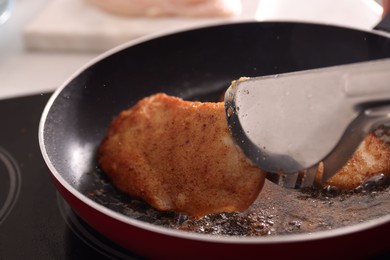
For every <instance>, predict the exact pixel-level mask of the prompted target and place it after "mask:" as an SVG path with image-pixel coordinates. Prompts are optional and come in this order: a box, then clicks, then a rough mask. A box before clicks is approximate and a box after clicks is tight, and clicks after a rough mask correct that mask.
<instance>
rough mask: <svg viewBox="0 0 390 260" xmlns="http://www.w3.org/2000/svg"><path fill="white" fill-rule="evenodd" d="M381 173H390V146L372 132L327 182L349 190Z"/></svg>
mask: <svg viewBox="0 0 390 260" xmlns="http://www.w3.org/2000/svg"><path fill="white" fill-rule="evenodd" d="M320 171H321V169H320ZM381 173H382V174H385V175H390V148H389V146H388V145H387V144H386V143H385V142H384V141H383V140H381V139H380V138H379V137H377V136H376V135H375V134H374V133H370V134H369V135H368V136H366V138H365V139H364V140H363V142H362V143H361V144H360V145H359V147H358V149H357V150H356V151H355V152H354V154H353V156H352V158H351V159H350V160H348V162H347V163H346V164H345V165H344V166H343V167H342V168H341V169H340V170H339V171H338V172H337V173H336V174H335V175H334V176H333V177H332V178H330V179H329V180H327V181H326V183H325V184H326V185H331V186H335V187H338V188H340V189H343V190H349V189H354V188H356V187H358V186H359V185H360V184H362V183H363V182H364V181H365V180H367V179H368V178H370V177H372V176H374V175H377V174H381Z"/></svg>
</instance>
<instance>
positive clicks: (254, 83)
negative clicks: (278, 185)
mask: <svg viewBox="0 0 390 260" xmlns="http://www.w3.org/2000/svg"><path fill="white" fill-rule="evenodd" d="M389 102H390V59H383V60H376V61H368V62H360V63H354V64H348V65H340V66H333V67H328V68H321V69H313V70H307V71H299V72H292V73H285V74H279V75H272V76H265V77H257V78H245V79H241V80H238V81H236V82H234V83H233V84H232V85H231V86H230V88H229V89H228V91H227V92H226V95H225V108H226V116H227V120H228V125H229V128H230V130H231V132H232V135H233V137H234V138H235V140H236V142H237V144H238V145H239V146H240V147H241V148H242V149H243V151H244V152H245V154H246V155H247V156H248V157H249V158H250V159H251V160H252V161H253V162H254V163H255V164H256V165H257V166H259V167H260V168H262V169H263V170H265V171H267V172H270V176H271V173H275V174H281V175H282V176H285V177H283V178H284V179H283V184H284V186H292V187H293V186H297V185H295V184H297V182H298V183H299V185H298V186H302V185H305V186H307V185H311V184H312V183H313V181H314V178H313V176H314V175H313V174H314V173H313V172H316V171H315V170H314V169H316V165H317V164H318V163H319V162H321V161H323V162H324V164H325V165H326V169H325V172H324V174H323V178H322V181H325V180H326V179H328V178H330V177H331V176H332V175H333V174H335V173H336V172H337V170H338V169H340V167H341V166H342V165H343V164H345V163H346V161H347V160H348V158H349V157H350V156H351V155H352V153H353V151H354V150H355V149H356V147H357V146H358V145H359V143H360V142H361V141H362V140H363V138H364V136H365V135H366V134H367V133H368V131H369V130H371V129H372V127H373V126H375V125H377V124H378V123H380V122H384V121H387V120H389V119H388V115H387V112H386V111H388V110H387V109H388V107H387V106H379V105H381V104H382V105H383V104H387V103H389ZM351 122H352V123H351ZM333 153H334V155H333ZM341 155H342V156H341ZM336 158H337V160H336ZM298 172H301V174H300V175H299V174H297V173H298ZM302 172H304V173H305V174H303V175H304V176H306V177H305V178H300V177H299V178H298V176H302ZM279 181H280V178H279Z"/></svg>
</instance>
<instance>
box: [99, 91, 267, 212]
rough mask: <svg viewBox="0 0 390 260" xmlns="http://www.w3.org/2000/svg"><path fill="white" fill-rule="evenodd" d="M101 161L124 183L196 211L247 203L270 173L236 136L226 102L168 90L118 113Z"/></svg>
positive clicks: (169, 207)
mask: <svg viewBox="0 0 390 260" xmlns="http://www.w3.org/2000/svg"><path fill="white" fill-rule="evenodd" d="M99 163H100V166H101V168H102V169H103V170H104V172H105V173H106V174H107V175H108V176H109V178H110V179H111V181H112V182H113V183H114V185H115V186H116V187H117V188H118V189H119V190H121V191H123V192H125V193H127V194H130V195H131V196H135V197H138V198H141V199H143V200H144V201H146V202H147V203H149V204H150V205H151V206H153V207H154V208H156V209H159V210H162V211H177V212H182V213H185V214H187V215H190V216H195V217H199V216H203V215H207V214H211V213H219V212H234V211H244V210H245V209H247V208H248V207H249V206H250V205H251V204H252V202H253V201H254V200H255V199H256V197H257V196H258V194H259V192H260V190H261V189H262V186H263V184H264V180H265V175H266V174H265V173H264V172H263V171H262V170H260V169H258V168H257V167H256V166H255V165H254V164H252V163H251V162H250V161H249V160H248V159H247V158H246V157H245V155H244V154H243V152H242V151H241V150H240V148H239V147H238V146H237V145H236V144H235V143H234V141H233V139H232V137H231V135H230V132H229V129H228V125H227V122H226V118H225V108H224V103H223V102H218V103H202V102H191V101H183V100H182V99H179V98H176V97H171V96H167V95H165V94H155V95H152V96H150V97H146V98H144V99H142V100H141V101H139V102H138V103H137V104H136V105H135V106H134V107H132V108H130V109H128V110H126V111H123V112H121V113H120V114H119V116H118V117H116V118H115V119H114V121H113V122H112V124H111V126H110V128H109V130H108V134H107V136H106V138H105V139H104V140H103V142H102V144H101V146H100V148H99Z"/></svg>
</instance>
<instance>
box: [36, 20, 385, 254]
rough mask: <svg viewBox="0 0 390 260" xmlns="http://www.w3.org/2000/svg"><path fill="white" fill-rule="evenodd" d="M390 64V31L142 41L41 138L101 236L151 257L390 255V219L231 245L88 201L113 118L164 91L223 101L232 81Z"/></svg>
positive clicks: (274, 32)
mask: <svg viewBox="0 0 390 260" xmlns="http://www.w3.org/2000/svg"><path fill="white" fill-rule="evenodd" d="M384 57H390V38H389V37H388V36H387V35H386V34H384V33H375V32H365V31H358V30H352V29H347V28H341V27H331V26H324V25H315V24H301V23H275V22H274V23H257V22H245V23H233V24H221V25H216V26H210V27H205V28H197V29H193V30H188V31H181V32H176V33H172V34H166V35H159V36H158V37H157V36H153V37H148V38H144V39H140V40H137V41H133V42H131V43H128V44H126V45H123V46H120V47H118V48H116V49H114V50H111V51H110V52H107V53H106V54H103V55H102V56H101V57H98V58H97V59H96V60H94V61H92V62H91V63H90V64H88V65H87V66H86V67H84V68H82V69H81V70H80V71H79V72H77V73H76V74H75V75H73V76H72V77H71V78H70V79H69V80H68V81H67V82H65V83H64V85H63V86H62V87H60V88H59V89H58V90H57V91H56V92H55V94H54V95H53V96H52V98H51V99H50V101H49V102H48V104H47V106H46V108H45V111H44V113H43V115H42V119H41V124H40V129H39V139H40V146H41V150H42V154H43V157H44V159H45V161H46V163H47V165H48V168H49V170H50V172H51V176H52V178H53V181H54V183H55V184H56V186H57V188H58V190H59V191H60V193H61V194H62V196H63V197H64V198H65V199H66V201H67V202H68V203H69V205H70V206H71V207H72V208H73V209H74V211H75V212H76V213H77V214H78V215H79V216H80V217H81V218H83V219H84V220H85V221H86V222H87V223H88V224H90V225H91V226H92V227H93V228H95V229H96V230H97V231H99V232H100V233H102V234H103V235H105V236H106V237H108V238H109V239H111V240H113V241H114V242H115V243H117V244H119V245H121V246H122V247H124V248H126V249H128V250H129V251H131V252H133V253H136V254H138V255H141V256H145V257H148V258H163V257H164V258H168V257H170V258H172V257H178V258H179V257H180V258H199V257H218V258H222V257H226V258H235V257H237V258H238V257H240V258H243V257H254V256H259V257H260V256H261V257H275V256H280V257H292V256H296V257H310V256H320V257H334V256H340V257H341V256H349V257H363V256H373V255H376V254H379V253H383V252H386V250H390V246H389V245H390V243H388V241H387V240H386V236H388V234H389V232H390V216H385V217H383V218H380V219H378V220H374V221H369V222H367V223H362V224H359V225H355V226H351V227H346V228H340V229H335V230H332V231H326V232H318V233H313V234H303V235H302V234H301V235H291V236H290V235H289V236H283V237H282V236H276V237H260V238H237V237H230V238H222V237H216V236H207V235H199V234H188V233H185V232H179V231H174V230H168V229H166V228H162V227H155V226H153V225H151V224H147V223H143V222H141V221H138V220H132V219H129V218H128V217H126V216H124V215H121V214H119V213H117V212H115V211H114V210H111V209H108V208H105V207H104V206H102V205H99V204H98V203H96V202H94V201H92V200H91V199H89V198H87V197H86V196H85V195H84V193H83V192H84V191H85V190H86V187H87V186H88V185H89V183H90V182H91V179H90V178H93V177H91V175H90V174H89V173H90V172H92V171H94V169H96V166H97V164H96V149H97V147H98V145H99V143H100V141H101V140H102V138H103V136H104V134H105V132H106V130H107V127H108V125H109V123H110V121H111V120H112V118H113V117H114V116H115V115H116V114H117V113H118V112H119V111H121V110H123V109H125V108H128V107H130V106H131V105H133V104H134V103H135V102H136V101H137V100H139V99H140V98H142V97H144V96H148V95H150V94H152V93H155V92H160V91H164V92H166V93H168V94H171V95H176V96H180V97H183V98H189V99H200V100H209V99H214V98H216V97H218V96H219V94H220V93H221V91H223V90H224V89H226V87H227V86H228V85H229V84H230V82H231V80H233V79H236V78H238V77H241V76H260V75H268V74H276V73H283V72H289V71H296V70H303V69H311V68H317V67H324V66H330V65H338V64H345V63H351V62H357V61H365V60H371V59H378V58H384Z"/></svg>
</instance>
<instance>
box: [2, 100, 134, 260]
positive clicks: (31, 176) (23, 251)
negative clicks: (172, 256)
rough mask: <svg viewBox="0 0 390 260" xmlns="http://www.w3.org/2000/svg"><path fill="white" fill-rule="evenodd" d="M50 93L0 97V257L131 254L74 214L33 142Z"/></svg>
mask: <svg viewBox="0 0 390 260" xmlns="http://www.w3.org/2000/svg"><path fill="white" fill-rule="evenodd" d="M49 97H50V93H47V94H42V95H33V96H27V97H21V98H12V99H5V100H0V120H1V123H0V259H110V258H111V259H136V258H139V257H136V256H134V255H133V254H131V253H130V252H126V251H125V250H124V249H122V248H119V247H118V246H116V245H114V244H112V243H111V242H110V241H108V240H107V239H105V238H104V237H102V236H100V235H99V234H98V233H96V232H95V231H94V230H93V229H91V228H90V227H89V226H88V225H87V224H86V223H84V222H83V221H82V220H81V219H80V218H78V217H77V216H76V215H75V214H74V213H73V212H72V210H71V209H70V208H69V206H68V205H67V204H66V202H65V201H64V200H63V199H62V198H61V196H60V195H59V194H58V193H57V191H56V189H55V186H54V184H53V183H52V181H51V179H50V174H49V172H48V169H47V168H46V166H45V163H44V161H43V158H42V157H41V153H40V150H39V145H38V124H39V120H40V116H41V113H42V111H43V108H44V106H45V104H46V102H47V100H48V99H49Z"/></svg>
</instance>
